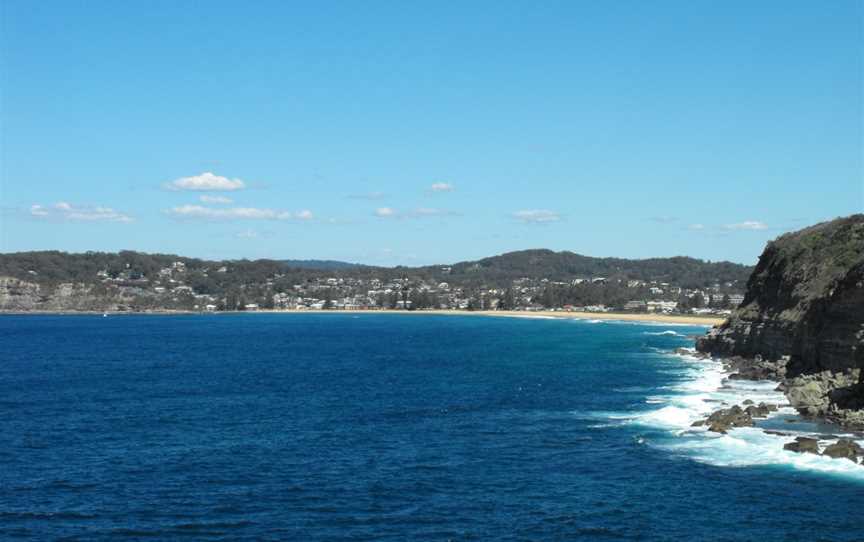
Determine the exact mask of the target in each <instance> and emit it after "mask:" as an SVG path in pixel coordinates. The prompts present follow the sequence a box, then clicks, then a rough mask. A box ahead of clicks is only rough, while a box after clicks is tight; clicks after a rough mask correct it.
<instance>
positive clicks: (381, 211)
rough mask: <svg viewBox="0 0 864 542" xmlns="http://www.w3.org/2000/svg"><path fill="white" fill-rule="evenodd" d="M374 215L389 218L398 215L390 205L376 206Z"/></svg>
mask: <svg viewBox="0 0 864 542" xmlns="http://www.w3.org/2000/svg"><path fill="white" fill-rule="evenodd" d="M375 216H378V217H381V218H390V217H396V216H399V215H398V214H397V213H396V211H395V210H393V209H391V208H390V207H378V208H377V209H375Z"/></svg>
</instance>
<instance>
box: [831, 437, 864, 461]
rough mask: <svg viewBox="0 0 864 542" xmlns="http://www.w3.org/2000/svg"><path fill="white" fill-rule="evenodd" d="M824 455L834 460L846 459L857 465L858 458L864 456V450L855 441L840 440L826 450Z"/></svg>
mask: <svg viewBox="0 0 864 542" xmlns="http://www.w3.org/2000/svg"><path fill="white" fill-rule="evenodd" d="M822 455H825V456H828V457H833V458H846V459H849V460H851V461H853V462H855V463H857V462H858V457H861V456H864V449H862V448H861V446H859V445H858V443H856V442H855V441H853V440H849V439H840V440H838V441H837V442H835V443H834V444H831V445H830V446H828V447H827V448H825V451H823V452H822Z"/></svg>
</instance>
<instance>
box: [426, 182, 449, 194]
mask: <svg viewBox="0 0 864 542" xmlns="http://www.w3.org/2000/svg"><path fill="white" fill-rule="evenodd" d="M430 189H431V190H432V191H433V192H452V191H453V185H452V184H450V183H432V186H431V187H430Z"/></svg>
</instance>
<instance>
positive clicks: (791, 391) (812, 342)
mask: <svg viewBox="0 0 864 542" xmlns="http://www.w3.org/2000/svg"><path fill="white" fill-rule="evenodd" d="M696 348H697V350H699V351H700V352H704V353H709V354H712V355H719V356H726V357H728V356H738V357H741V358H745V359H749V360H752V363H751V364H750V365H749V366H748V368H747V369H745V370H744V371H742V373H743V372H746V373H747V374H749V376H751V377H752V378H764V377H771V378H776V379H780V380H784V382H783V386H784V389H785V391H786V394H787V397H789V400H790V402H791V403H792V405H793V406H795V407H796V408H797V409H798V410H799V411H800V412H802V413H804V414H807V415H813V416H824V417H827V418H829V419H832V420H834V421H838V422H841V423H845V424H853V425H864V410H862V409H864V371H862V368H864V215H854V216H850V217H846V218H839V219H836V220H833V221H831V222H825V223H822V224H817V225H815V226H811V227H809V228H806V229H803V230H800V231H797V232H794V233H788V234H786V235H783V236H781V237H779V238H777V239H776V240H774V241H772V242H771V243H769V244H768V246H767V247H766V248H765V251H764V252H763V253H762V256H761V257H760V258H759V264H758V265H757V266H756V269H755V270H754V271H753V274H752V275H751V276H750V279H749V281H748V284H747V293H746V295H745V298H744V302H743V303H742V305H741V306H740V307H739V308H738V310H736V311H735V313H734V314H732V316H731V317H730V318H729V319H728V320H727V321H726V322H725V323H723V324H722V325H720V326H718V327H716V328H714V329H712V330H711V331H710V332H709V333H708V334H707V335H706V336H705V337H702V338H700V339H699V340H698V341H697V344H696ZM739 365H742V364H740V363H739ZM743 365H746V364H743Z"/></svg>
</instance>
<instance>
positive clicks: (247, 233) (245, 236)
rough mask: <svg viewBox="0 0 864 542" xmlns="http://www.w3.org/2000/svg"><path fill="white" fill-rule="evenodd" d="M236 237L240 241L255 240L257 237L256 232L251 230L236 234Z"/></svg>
mask: <svg viewBox="0 0 864 542" xmlns="http://www.w3.org/2000/svg"><path fill="white" fill-rule="evenodd" d="M237 237H239V238H240V239H255V238H256V237H258V232H257V231H255V230H252V229H246V230H243V231H239V232H237Z"/></svg>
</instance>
